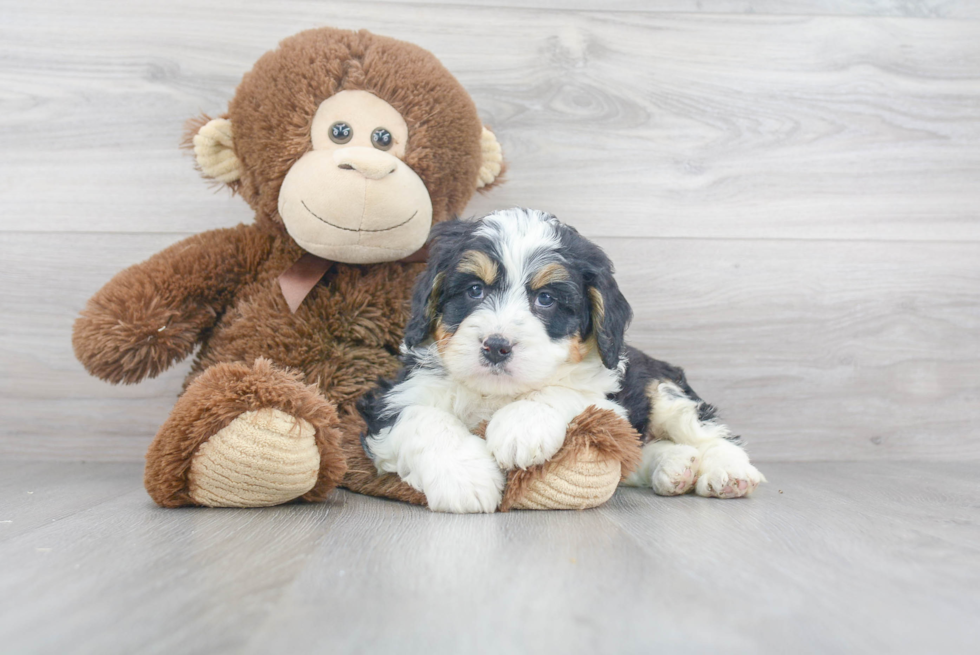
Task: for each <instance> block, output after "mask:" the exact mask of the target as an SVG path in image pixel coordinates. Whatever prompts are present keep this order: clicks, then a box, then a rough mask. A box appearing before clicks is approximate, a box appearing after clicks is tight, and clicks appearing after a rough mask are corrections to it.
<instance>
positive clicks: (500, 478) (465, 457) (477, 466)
mask: <svg viewBox="0 0 980 655" xmlns="http://www.w3.org/2000/svg"><path fill="white" fill-rule="evenodd" d="M473 439H474V441H473V442H464V443H461V444H460V447H459V448H458V449H457V450H456V451H454V453H453V455H452V456H451V457H440V458H439V459H440V461H438V462H429V463H428V464H429V466H427V467H426V468H427V469H429V470H428V471H427V475H426V476H425V478H426V479H425V481H424V482H423V484H422V485H420V486H421V487H422V489H421V491H422V493H424V494H425V498H426V501H427V502H428V505H429V509H431V510H432V511H434V512H452V513H455V514H476V513H480V512H485V513H491V512H494V511H496V509H497V506H498V505H500V500H501V497H502V493H503V489H504V484H505V483H506V481H507V477H506V476H505V475H504V472H503V471H501V470H500V468H499V467H498V466H497V462H496V461H495V460H494V459H493V457H491V455H490V453H489V452H487V449H486V445H485V444H484V443H483V442H482V441H480V440H476V439H475V438H473ZM413 486H414V485H413Z"/></svg>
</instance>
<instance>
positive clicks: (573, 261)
mask: <svg viewBox="0 0 980 655" xmlns="http://www.w3.org/2000/svg"><path fill="white" fill-rule="evenodd" d="M631 317H632V310H631V309H630V306H629V304H628V303H627V302H626V299H625V298H624V297H623V295H622V293H620V291H619V287H618V286H617V285H616V281H615V279H614V278H613V267H612V263H611V262H610V261H609V258H608V257H607V256H606V255H605V253H603V252H602V250H601V249H600V248H599V247H598V246H596V245H595V244H593V243H591V242H589V241H588V240H586V239H585V238H584V237H582V236H581V235H579V234H578V232H576V231H575V230H574V229H573V228H571V227H568V226H566V225H563V224H562V223H560V222H559V221H558V220H557V219H556V218H555V217H554V216H551V215H549V214H545V213H543V212H538V211H532V210H526V209H511V210H506V211H498V212H494V213H492V214H490V215H488V216H486V217H484V218H482V219H480V220H477V221H462V220H458V219H457V220H453V221H449V222H446V223H442V224H440V225H437V226H436V227H435V228H434V229H433V242H432V246H431V251H430V256H429V265H428V268H427V269H426V271H425V272H424V273H423V274H422V276H421V277H420V278H419V280H418V282H417V283H416V287H415V292H414V295H413V298H412V312H411V318H410V319H409V322H408V325H407V326H406V331H405V340H404V343H403V345H402V360H403V363H404V367H403V369H402V371H401V372H400V374H399V376H398V378H397V379H396V380H395V381H394V382H390V383H383V384H382V386H381V387H380V388H379V389H378V390H377V391H375V392H374V393H371V394H368V395H367V396H365V397H364V398H363V399H362V400H361V402H360V403H359V409H360V411H361V414H362V415H363V416H364V419H365V421H366V423H367V426H368V433H367V434H366V435H365V437H364V438H363V444H364V448H365V451H366V452H367V453H368V454H369V455H370V456H371V458H372V459H373V461H374V463H375V466H377V468H378V470H379V471H380V472H394V473H397V474H398V475H399V476H400V477H401V478H402V479H403V480H404V481H405V482H407V483H408V484H410V485H411V486H412V487H414V488H416V489H418V490H419V491H421V492H423V493H424V494H425V496H426V499H427V501H428V504H429V507H430V509H432V510H435V511H445V512H492V511H494V510H495V509H496V507H497V505H498V504H499V503H500V500H501V494H502V491H503V487H504V482H505V480H506V476H505V471H507V470H511V469H514V468H527V467H529V466H534V465H536V464H542V463H544V462H545V461H547V460H548V459H550V458H551V457H552V456H553V455H554V454H555V453H556V452H558V450H559V449H560V448H561V446H562V443H563V442H564V439H565V431H566V428H567V426H568V424H569V422H570V421H571V420H572V419H574V418H575V417H576V416H578V415H579V414H580V413H581V412H583V411H584V410H585V409H587V408H588V407H589V406H590V405H595V406H596V407H598V408H600V409H610V410H612V411H614V412H616V413H617V414H619V415H620V416H622V417H623V418H625V419H627V420H629V421H630V422H631V423H632V424H633V426H634V427H635V428H636V429H637V430H638V431H639V432H640V434H641V435H643V438H644V441H645V442H647V443H646V445H645V446H644V449H643V452H644V457H643V464H642V466H641V467H640V469H639V470H638V471H636V472H635V473H634V474H633V475H632V476H631V477H630V478H629V479H628V480H627V484H633V485H641V486H652V487H653V489H654V491H656V492H657V493H659V494H664V495H676V494H682V493H686V492H688V491H690V490H691V489H694V490H696V492H697V493H698V494H700V495H703V496H717V497H724V498H728V497H737V496H744V495H747V494H749V493H751V492H752V491H753V490H754V489H755V487H756V486H757V485H758V484H759V483H760V482H761V481H763V480H764V478H763V477H762V475H761V474H760V473H759V472H758V471H757V470H756V469H755V467H753V466H752V465H751V464H750V463H749V459H748V456H747V455H746V454H745V452H744V450H742V448H741V447H740V446H739V445H738V444H737V443H736V439H737V438H732V437H731V435H730V433H729V431H728V429H727V428H726V427H725V426H724V425H722V424H721V423H719V422H718V421H717V420H716V419H715V410H714V408H713V407H711V406H710V405H708V404H706V403H704V402H703V401H702V400H701V399H700V398H699V397H698V396H697V394H695V393H694V391H693V390H692V389H691V387H690V386H688V384H687V381H686V380H685V378H684V373H683V371H681V369H679V368H675V367H672V366H670V365H669V364H666V363H664V362H660V361H657V360H655V359H652V358H650V357H648V356H646V355H644V354H643V353H641V352H640V351H638V350H636V349H635V348H629V347H626V345H625V341H624V338H625V332H626V327H627V325H628V324H629V321H630V319H631ZM485 421H486V422H488V423H487V426H486V439H485V440H484V439H481V438H479V437H477V436H475V435H474V434H473V430H475V429H476V428H477V426H479V425H480V424H482V423H483V422H485Z"/></svg>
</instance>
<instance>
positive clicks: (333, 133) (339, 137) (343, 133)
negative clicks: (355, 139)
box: [330, 121, 354, 143]
mask: <svg viewBox="0 0 980 655" xmlns="http://www.w3.org/2000/svg"><path fill="white" fill-rule="evenodd" d="M352 136H354V128H352V127H351V126H350V125H348V124H347V123H345V122H344V121H337V122H336V123H334V124H333V125H331V126H330V140H331V141H333V142H334V143H347V142H348V141H350V139H351V137H352Z"/></svg>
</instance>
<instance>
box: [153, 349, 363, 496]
mask: <svg viewBox="0 0 980 655" xmlns="http://www.w3.org/2000/svg"><path fill="white" fill-rule="evenodd" d="M346 470H347V465H346V463H345V462H344V454H343V452H341V448H340V431H339V429H338V420H337V411H336V408H335V407H334V405H333V404H332V403H331V402H330V401H328V400H327V399H326V398H324V397H323V396H322V395H321V394H320V393H319V391H318V390H317V389H316V388H315V387H312V386H308V385H306V384H304V383H303V382H302V379H301V377H300V374H299V373H298V372H296V371H289V370H286V369H279V368H276V367H275V366H273V365H272V363H271V362H269V361H268V360H263V359H259V360H257V361H256V362H255V363H254V364H252V365H247V364H244V363H227V364H216V365H215V366H212V367H210V368H208V369H207V370H205V371H204V372H203V373H201V374H200V375H198V376H197V377H196V378H194V379H193V380H192V381H191V382H190V384H189V385H188V386H187V390H186V391H185V392H184V394H183V395H182V396H181V397H180V398H179V399H178V400H177V404H176V405H175V406H174V409H173V411H172V412H171V413H170V417H169V418H168V419H167V421H166V422H165V423H164V424H163V425H162V426H161V427H160V431H159V432H158V433H157V436H156V438H155V439H154V440H153V443H152V444H150V449H149V451H147V453H146V472H145V474H144V483H145V485H146V490H147V491H148V492H149V494H150V496H152V498H153V500H154V501H156V502H157V504H158V505H162V506H164V507H180V506H183V505H205V506H210V507H262V506H267V505H278V504H281V503H286V502H289V501H291V500H294V499H296V498H302V499H303V500H306V501H311V502H316V501H321V500H324V499H325V498H326V497H327V495H328V494H329V493H330V491H331V490H332V489H333V488H334V487H335V486H336V485H337V483H338V482H340V480H341V479H342V478H343V476H344V472H345V471H346Z"/></svg>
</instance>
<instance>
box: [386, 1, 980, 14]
mask: <svg viewBox="0 0 980 655" xmlns="http://www.w3.org/2000/svg"><path fill="white" fill-rule="evenodd" d="M416 1H417V0H388V2H396V3H406V4H409V3H414V2H416ZM426 4H447V5H464V6H477V7H485V6H487V5H492V6H495V7H519V8H524V9H526V8H529V7H534V8H537V9H564V10H566V11H581V10H590V9H595V8H596V3H595V2H594V0H493V2H485V1H484V0H428V2H427V3H426ZM602 10H603V11H630V12H635V11H644V12H665V13H699V14H772V15H781V14H789V15H797V16H895V17H908V18H967V19H976V18H980V7H978V6H977V4H976V3H975V2H970V0H793V2H786V0H656V2H651V1H650V0H606V1H605V2H603V3H602Z"/></svg>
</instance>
